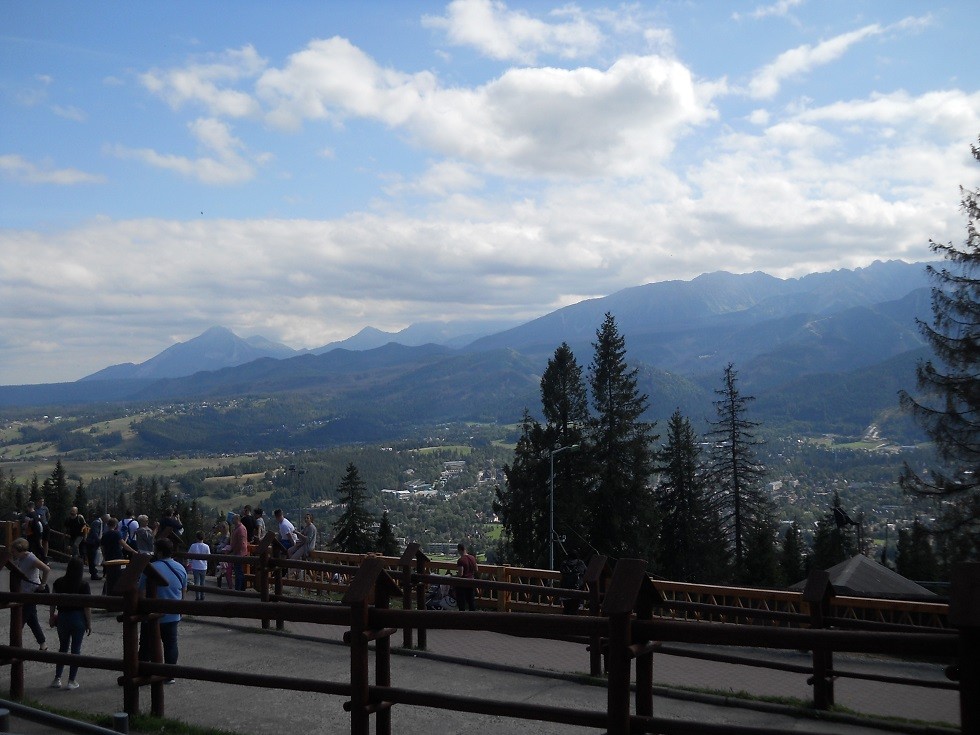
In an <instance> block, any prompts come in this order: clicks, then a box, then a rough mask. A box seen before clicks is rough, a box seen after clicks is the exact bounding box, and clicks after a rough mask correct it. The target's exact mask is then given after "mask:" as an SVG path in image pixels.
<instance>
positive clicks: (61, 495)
mask: <svg viewBox="0 0 980 735" xmlns="http://www.w3.org/2000/svg"><path fill="white" fill-rule="evenodd" d="M49 479H50V483H47V482H46V483H45V485H46V486H47V487H45V489H44V502H45V504H46V505H47V506H48V512H49V513H50V514H51V525H52V528H55V529H57V530H59V531H62V530H64V528H65V519H66V518H68V511H69V510H70V509H71V490H69V489H68V475H67V473H66V472H65V467H64V465H63V464H62V463H61V460H60V459H59V460H58V461H57V463H56V464H55V466H54V470H53V471H52V472H51V477H50V478H49Z"/></svg>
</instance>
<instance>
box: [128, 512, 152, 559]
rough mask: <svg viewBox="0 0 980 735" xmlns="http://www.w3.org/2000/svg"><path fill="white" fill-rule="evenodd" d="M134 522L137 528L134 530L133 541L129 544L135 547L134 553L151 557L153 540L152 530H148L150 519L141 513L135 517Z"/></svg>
mask: <svg viewBox="0 0 980 735" xmlns="http://www.w3.org/2000/svg"><path fill="white" fill-rule="evenodd" d="M136 522H137V523H138V524H139V528H137V529H136V534H135V539H134V541H133V542H129V543H131V545H134V546H135V547H136V553H138V554H146V555H147V556H152V555H153V542H154V540H155V539H154V538H153V529H152V528H150V517H149V516H148V515H146V514H145V513H141V514H140V515H139V516H137V517H136Z"/></svg>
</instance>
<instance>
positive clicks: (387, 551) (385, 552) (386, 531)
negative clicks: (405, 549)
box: [375, 511, 401, 556]
mask: <svg viewBox="0 0 980 735" xmlns="http://www.w3.org/2000/svg"><path fill="white" fill-rule="evenodd" d="M375 548H377V550H378V551H379V552H380V553H381V555H382V556H398V553H399V551H401V550H400V549H399V548H398V541H397V540H396V539H395V532H394V530H393V529H392V528H391V521H390V520H388V511H384V512H383V513H382V514H381V524H380V525H379V526H378V541H377V544H376V545H375Z"/></svg>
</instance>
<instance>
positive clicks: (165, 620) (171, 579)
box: [139, 538, 187, 684]
mask: <svg viewBox="0 0 980 735" xmlns="http://www.w3.org/2000/svg"><path fill="white" fill-rule="evenodd" d="M153 551H154V559H153V561H152V562H150V565H151V566H152V567H153V568H154V569H156V571H157V572H159V573H160V576H161V577H163V579H164V580H165V582H164V584H161V585H159V586H158V587H157V588H156V598H157V599H158V600H182V599H183V598H184V592H185V591H186V590H187V570H186V569H184V567H182V566H181V565H180V564H178V563H177V562H175V561H174V560H173V553H174V545H173V542H172V541H171V540H170V539H168V538H158V539H157V540H156V541H155V542H154V544H153ZM146 585H147V580H146V572H144V573H143V574H142V575H141V576H140V581H139V588H140V590H141V591H144V592H145V591H146ZM179 624H180V613H167V614H165V615H163V616H161V617H160V639H161V641H162V642H163V662H164V663H166V664H176V663H177V658H178V656H179V649H178V646H177V626H178V625H179ZM152 655H153V649H152V642H151V641H150V640H149V624H148V623H144V624H143V627H142V629H141V635H140V647H139V659H140V661H150V660H151V659H152ZM176 683H177V680H176V679H170V680H168V681H167V684H176Z"/></svg>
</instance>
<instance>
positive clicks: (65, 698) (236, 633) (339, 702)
mask: <svg viewBox="0 0 980 735" xmlns="http://www.w3.org/2000/svg"><path fill="white" fill-rule="evenodd" d="M209 582H210V579H209ZM0 585H3V587H2V588H3V589H8V587H7V584H6V574H5V573H4V574H3V575H0ZM211 599H212V600H214V599H216V596H211ZM222 599H226V598H222ZM233 607H234V603H233V602H230V601H229V613H233ZM447 614H454V613H447ZM464 614H465V613H464ZM476 614H479V613H476ZM41 617H42V620H43V619H44V618H45V616H44V615H42V616H41ZM286 625H287V630H286V631H285V632H276V631H274V630H272V631H263V630H262V629H261V626H260V623H259V622H258V621H251V620H239V619H236V620H232V621H228V622H220V623H219V622H216V621H207V620H204V619H200V618H195V617H193V616H189V617H187V618H185V620H184V621H183V622H182V623H181V626H180V662H181V663H182V664H186V665H189V666H200V667H208V668H214V669H233V670H245V669H253V670H256V671H264V672H267V673H277V674H289V675H295V676H298V677H316V678H320V679H325V680H329V681H341V682H346V681H348V680H349V669H350V658H349V656H348V649H347V648H346V647H345V646H344V645H343V644H342V642H341V639H342V635H343V629H342V628H338V627H332V626H317V625H314V624H305V623H287V624H286ZM8 626H9V615H8V614H6V613H4V612H2V611H0V640H7V636H8ZM119 631H120V626H119V624H118V623H117V622H116V620H115V616H114V615H111V614H108V613H104V612H97V611H96V612H94V613H93V631H92V635H91V636H90V637H88V638H86V640H85V644H84V647H83V650H82V653H83V654H90V655H97V656H110V657H111V656H120V655H121V652H122V643H121V641H120V637H119ZM24 633H25V641H29V642H31V643H33V639H32V636H31V634H30V631H29V630H26V629H25V631H24ZM56 641H57V636H56V634H55V631H53V630H50V631H49V635H48V644H49V647H52V648H56V647H57V646H56ZM400 643H401V634H400V633H399V634H397V635H396V636H395V638H394V639H393V646H392V649H393V652H395V653H396V654H398V655H394V656H393V657H392V683H393V686H396V687H412V688H416V689H419V690H423V691H447V692H452V693H456V694H463V695H467V696H473V697H483V698H493V699H497V700H500V701H514V702H533V703H538V704H548V705H556V706H567V707H572V708H576V709H586V710H600V711H601V710H604V708H605V699H606V690H605V688H604V687H601V686H594V685H589V684H586V683H583V682H582V681H581V676H580V675H581V674H583V673H586V672H587V671H588V654H587V652H586V651H585V649H584V647H582V646H580V645H576V644H571V643H564V642H555V641H542V640H538V639H525V638H516V637H511V636H506V635H500V634H493V633H484V632H475V631H444V630H431V631H429V633H428V647H427V650H426V651H403V650H402V649H399V648H398V646H399V645H400ZM52 644H54V645H53V646H52ZM766 655H770V656H775V657H781V658H784V659H787V660H796V661H798V662H801V663H802V662H804V661H805V660H806V656H805V654H796V653H793V652H769V653H767V654H766ZM837 662H838V664H837V665H838V667H839V668H842V669H843V668H846V669H876V670H877V669H880V668H881V667H883V666H885V663H884V662H881V661H877V660H874V659H848V660H847V661H846V662H843V661H841V660H840V657H838V659H837ZM887 666H888V672H889V673H891V674H893V675H916V676H929V677H932V678H935V677H937V676H939V677H941V675H942V672H941V668H940V667H938V666H926V665H923V664H891V663H889V664H888V665H887ZM895 666H898V667H899V668H901V669H902V671H900V672H899V671H896V669H895V668H894V667H895ZM53 668H54V667H53V666H52V665H51V664H43V663H39V662H28V663H27V664H26V665H25V670H26V674H25V675H26V690H27V691H26V696H27V698H29V699H32V700H36V701H40V702H44V703H46V704H50V705H51V706H54V707H58V708H64V709H77V710H82V711H88V712H100V713H105V714H108V713H112V712H115V711H118V710H119V709H121V706H122V690H121V688H120V687H119V686H118V684H117V683H116V677H117V674H116V673H115V672H110V671H97V670H82V671H80V672H79V676H78V680H79V682H80V684H81V687H80V688H79V689H77V690H74V691H68V690H65V689H49V688H48V684H49V683H50V682H51V679H52V677H53ZM8 677H9V673H8V671H7V670H6V669H0V688H2V691H0V696H3V695H6V694H7V692H6V682H7V680H8ZM805 678H806V677H805V676H802V675H797V674H787V673H784V672H774V671H771V670H768V669H763V668H756V667H746V666H735V665H731V664H721V663H711V662H705V661H699V660H696V659H690V658H681V657H676V656H666V655H658V656H657V657H656V658H655V673H654V681H655V684H656V685H657V687H658V690H657V696H656V698H655V702H654V713H655V715H656V716H658V717H666V718H673V719H678V720H681V721H684V722H692V721H697V722H705V723H731V724H739V725H744V726H746V727H751V728H775V729H778V730H779V731H782V732H800V733H843V734H851V735H864V734H870V733H879V735H880V733H881V732H883V730H882V729H879V728H877V727H874V726H873V725H872V723H869V722H867V721H863V722H860V723H857V722H855V721H854V719H853V718H848V717H835V718H832V719H831V720H828V721H824V722H820V721H817V720H814V719H810V718H805V717H799V716H798V713H796V712H795V711H794V710H791V709H788V708H784V707H782V706H778V705H766V704H762V703H758V704H755V705H745V704H744V703H740V702H739V701H736V700H731V699H728V698H726V697H724V696H717V695H704V694H696V693H687V694H685V693H684V692H682V691H681V690H680V689H679V688H680V687H698V688H701V689H711V690H715V691H717V692H721V693H725V692H737V691H747V692H750V693H753V694H760V695H769V696H793V697H798V698H800V699H808V698H809V696H810V689H809V687H807V686H806V683H805ZM64 680H67V676H66V677H65V679H64ZM164 691H165V696H166V714H167V716H168V717H173V718H176V719H180V720H183V721H185V722H192V723H195V724H197V725H206V726H212V727H218V728H223V729H226V730H229V731H232V732H237V733H243V734H245V733H256V734H259V733H262V734H263V735H264V734H265V733H270V732H283V731H285V730H289V731H295V732H306V733H313V732H329V733H334V732H345V731H347V729H348V728H349V723H350V716H349V714H348V713H346V712H345V711H344V709H343V703H344V701H345V698H344V697H337V696H329V695H321V694H312V693H305V692H296V691H284V690H264V689H257V688H246V687H239V686H234V685H226V684H220V683H216V682H212V681H193V680H187V679H182V680H180V681H178V682H177V683H176V684H175V685H172V686H167V687H165V688H164ZM141 697H142V699H141V707H142V708H143V709H144V711H146V710H147V709H148V708H149V691H148V689H144V691H143V692H142V694H141ZM837 701H838V703H839V704H842V705H845V706H847V707H850V708H852V709H854V710H857V711H861V712H867V713H872V714H880V715H889V716H894V717H905V718H915V719H920V720H927V721H930V722H946V723H954V724H955V723H957V722H958V700H957V696H956V693H955V692H946V691H940V690H930V689H922V688H919V687H908V686H896V685H884V684H875V683H873V682H866V681H861V680H852V679H847V680H838V683H837ZM37 727H38V726H35V725H31V724H30V723H27V722H26V721H23V720H15V724H14V731H15V732H22V733H39V732H46V730H45V729H43V728H41V729H37ZM936 731H937V732H938V730H936ZM392 732H393V733H396V734H405V733H409V734H411V735H414V734H415V733H422V732H438V733H447V734H448V733H466V735H479V734H480V733H493V734H494V735H507V734H508V733H527V732H534V733H544V734H547V735H550V734H552V733H554V734H555V735H557V734H558V733H573V734H574V733H580V732H581V733H594V732H596V731H595V730H594V729H590V728H584V727H578V728H576V727H570V726H568V725H556V724H551V723H543V722H540V723H539V722H527V721H521V720H515V719H512V718H505V717H492V716H485V715H472V714H468V713H463V712H456V711H441V710H434V709H428V708H423V707H413V706H409V705H397V706H395V707H394V708H393V710H392Z"/></svg>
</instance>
